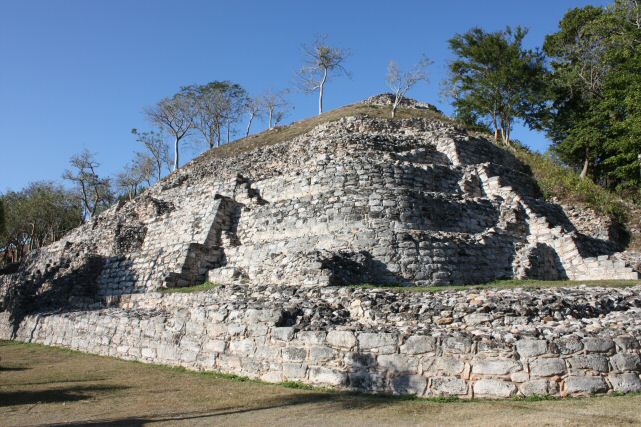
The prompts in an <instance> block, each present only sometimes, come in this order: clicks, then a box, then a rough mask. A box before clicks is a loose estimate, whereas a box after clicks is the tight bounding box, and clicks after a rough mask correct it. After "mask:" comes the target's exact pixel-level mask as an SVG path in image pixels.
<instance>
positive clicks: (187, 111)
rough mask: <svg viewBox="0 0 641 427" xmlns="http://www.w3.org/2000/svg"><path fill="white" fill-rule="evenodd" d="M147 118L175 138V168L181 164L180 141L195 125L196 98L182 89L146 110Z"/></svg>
mask: <svg viewBox="0 0 641 427" xmlns="http://www.w3.org/2000/svg"><path fill="white" fill-rule="evenodd" d="M145 113H146V115H147V118H148V119H149V120H150V121H151V122H152V123H154V124H155V125H157V126H158V127H160V128H161V129H162V130H163V131H165V132H167V133H168V134H169V135H171V136H172V137H173V138H174V164H173V170H174V171H175V170H177V169H178V167H179V165H180V158H179V157H180V150H179V144H180V141H181V140H182V139H183V138H185V137H186V136H187V135H188V134H189V133H190V132H191V131H192V129H193V127H194V115H195V108H194V100H193V97H191V96H189V93H187V92H185V91H184V90H181V91H180V92H179V93H177V94H176V95H174V96H172V97H171V98H165V99H162V100H161V101H160V102H158V104H156V105H155V106H153V107H151V108H147V109H146V110H145Z"/></svg>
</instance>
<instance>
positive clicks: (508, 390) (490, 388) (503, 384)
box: [472, 379, 517, 397]
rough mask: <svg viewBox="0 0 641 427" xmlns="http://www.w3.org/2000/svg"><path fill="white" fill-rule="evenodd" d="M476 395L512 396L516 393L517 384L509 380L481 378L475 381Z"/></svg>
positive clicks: (473, 387)
mask: <svg viewBox="0 0 641 427" xmlns="http://www.w3.org/2000/svg"><path fill="white" fill-rule="evenodd" d="M472 389H473V390H474V395H475V396H479V397H511V396H514V395H515V394H516V391H517V389H516V386H515V385H514V384H512V383H510V382H507V381H501V380H493V379H481V380H477V381H476V382H474V384H473V386H472Z"/></svg>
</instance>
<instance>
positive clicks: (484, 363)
mask: <svg viewBox="0 0 641 427" xmlns="http://www.w3.org/2000/svg"><path fill="white" fill-rule="evenodd" d="M521 369H522V367H521V364H520V363H518V362H517V361H515V360H512V359H475V360H473V361H472V373H473V374H479V375H509V374H511V373H512V372H515V371H519V370H521Z"/></svg>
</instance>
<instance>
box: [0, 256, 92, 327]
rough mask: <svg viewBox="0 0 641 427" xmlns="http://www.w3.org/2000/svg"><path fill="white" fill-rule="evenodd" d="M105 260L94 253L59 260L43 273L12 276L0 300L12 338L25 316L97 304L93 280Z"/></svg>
mask: <svg viewBox="0 0 641 427" xmlns="http://www.w3.org/2000/svg"><path fill="white" fill-rule="evenodd" d="M104 265H105V257H103V256H100V255H95V254H89V255H83V256H80V257H77V258H74V259H69V258H66V257H63V258H62V259H61V260H60V262H59V263H58V264H56V265H54V266H52V267H50V268H48V269H46V270H45V271H44V272H43V271H40V270H37V271H35V272H33V273H31V274H29V273H28V272H26V271H19V272H18V273H14V274H13V275H12V276H14V277H12V278H11V279H12V280H11V282H10V283H11V284H10V285H9V287H8V288H7V289H6V292H5V295H4V296H3V298H2V299H0V309H1V310H2V311H7V312H8V313H9V321H10V323H11V328H12V338H15V337H16V334H17V332H18V329H19V328H20V324H21V323H22V321H23V320H24V318H25V317H27V316H29V315H33V314H37V313H43V312H54V311H55V312H61V311H69V310H74V309H83V310H86V309H88V308H89V306H90V305H91V304H94V303H96V302H97V297H96V296H97V293H98V284H97V279H98V276H99V275H100V273H101V272H102V270H103V267H104Z"/></svg>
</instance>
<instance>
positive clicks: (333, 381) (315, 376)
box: [309, 366, 347, 386]
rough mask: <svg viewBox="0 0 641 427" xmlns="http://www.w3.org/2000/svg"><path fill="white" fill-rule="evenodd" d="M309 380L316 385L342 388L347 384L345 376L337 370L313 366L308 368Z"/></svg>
mask: <svg viewBox="0 0 641 427" xmlns="http://www.w3.org/2000/svg"><path fill="white" fill-rule="evenodd" d="M309 380H310V381H311V382H313V383H316V384H326V385H330V386H342V385H345V384H346V382H347V374H346V373H345V372H343V371H339V370H337V369H331V368H324V367H318V366H315V367H310V368H309Z"/></svg>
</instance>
